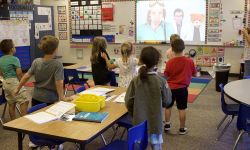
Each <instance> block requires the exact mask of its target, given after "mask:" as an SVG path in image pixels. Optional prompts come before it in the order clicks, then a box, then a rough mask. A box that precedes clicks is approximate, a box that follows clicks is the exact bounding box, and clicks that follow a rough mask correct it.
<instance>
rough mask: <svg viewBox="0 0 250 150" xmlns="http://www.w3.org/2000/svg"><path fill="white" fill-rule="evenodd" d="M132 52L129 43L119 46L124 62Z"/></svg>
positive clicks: (131, 45) (131, 46)
mask: <svg viewBox="0 0 250 150" xmlns="http://www.w3.org/2000/svg"><path fill="white" fill-rule="evenodd" d="M132 51H133V44H132V43H131V42H125V43H122V45H121V53H122V57H123V58H124V59H125V60H126V62H127V60H128V57H129V56H130V55H131V54H132Z"/></svg>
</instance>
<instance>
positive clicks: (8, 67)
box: [0, 39, 29, 120]
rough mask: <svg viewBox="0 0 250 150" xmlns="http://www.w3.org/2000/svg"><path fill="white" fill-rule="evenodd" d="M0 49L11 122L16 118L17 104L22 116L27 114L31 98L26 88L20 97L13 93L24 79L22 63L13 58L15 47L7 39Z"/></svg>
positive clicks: (4, 87)
mask: <svg viewBox="0 0 250 150" xmlns="http://www.w3.org/2000/svg"><path fill="white" fill-rule="evenodd" d="M0 49H1V51H2V52H3V54H4V56H2V57H1V58H0V74H1V75H2V76H3V79H4V81H3V89H4V92H5V98H6V100H7V102H8V104H9V114H10V118H11V120H13V119H15V118H16V112H15V110H16V109H15V108H16V104H19V105H20V111H21V116H23V115H25V114H26V113H27V108H28V104H29V98H28V95H27V93H26V91H25V89H24V88H22V87H21V88H20V92H19V94H18V95H16V96H14V95H13V94H12V92H13V91H14V90H15V89H16V88H17V86H18V84H19V80H20V79H21V78H22V75H23V73H22V69H21V65H20V61H19V59H18V58H17V57H15V56H13V55H14V54H15V52H16V49H15V45H14V43H13V41H12V40H11V39H5V40H3V41H1V43H0Z"/></svg>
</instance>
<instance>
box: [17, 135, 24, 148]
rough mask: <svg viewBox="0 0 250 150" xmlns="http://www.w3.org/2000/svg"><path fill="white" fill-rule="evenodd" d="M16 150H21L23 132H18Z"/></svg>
mask: <svg viewBox="0 0 250 150" xmlns="http://www.w3.org/2000/svg"><path fill="white" fill-rule="evenodd" d="M18 150H23V134H22V133H21V132H18Z"/></svg>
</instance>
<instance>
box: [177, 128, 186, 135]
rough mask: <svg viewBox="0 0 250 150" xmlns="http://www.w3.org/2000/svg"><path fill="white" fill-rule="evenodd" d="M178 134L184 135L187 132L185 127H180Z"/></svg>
mask: <svg viewBox="0 0 250 150" xmlns="http://www.w3.org/2000/svg"><path fill="white" fill-rule="evenodd" d="M179 134H180V135H185V134H187V128H180V129H179Z"/></svg>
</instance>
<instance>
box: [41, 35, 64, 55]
mask: <svg viewBox="0 0 250 150" xmlns="http://www.w3.org/2000/svg"><path fill="white" fill-rule="evenodd" d="M58 45H59V40H58V39H57V38H56V37H54V36H52V35H45V36H43V37H42V39H41V40H40V43H39V45H38V48H40V49H41V50H42V51H43V52H44V53H45V54H47V55H51V54H53V53H54V52H55V50H56V49H57V48H58Z"/></svg>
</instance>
